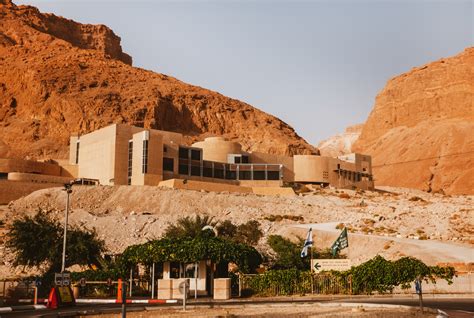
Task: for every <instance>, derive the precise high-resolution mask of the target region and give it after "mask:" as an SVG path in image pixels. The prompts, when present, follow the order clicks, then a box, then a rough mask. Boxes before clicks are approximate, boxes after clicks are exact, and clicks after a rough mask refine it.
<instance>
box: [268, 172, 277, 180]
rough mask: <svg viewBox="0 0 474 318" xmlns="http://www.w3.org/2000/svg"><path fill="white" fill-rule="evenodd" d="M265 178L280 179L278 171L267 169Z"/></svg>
mask: <svg viewBox="0 0 474 318" xmlns="http://www.w3.org/2000/svg"><path fill="white" fill-rule="evenodd" d="M267 180H280V171H267Z"/></svg>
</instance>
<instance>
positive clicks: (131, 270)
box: [129, 267, 133, 297]
mask: <svg viewBox="0 0 474 318" xmlns="http://www.w3.org/2000/svg"><path fill="white" fill-rule="evenodd" d="M132 286H133V267H132V268H130V294H129V295H130V297H132Z"/></svg>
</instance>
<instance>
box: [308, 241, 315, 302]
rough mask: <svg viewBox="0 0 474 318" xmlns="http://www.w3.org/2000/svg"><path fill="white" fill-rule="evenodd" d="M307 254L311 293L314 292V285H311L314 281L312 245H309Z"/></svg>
mask: <svg viewBox="0 0 474 318" xmlns="http://www.w3.org/2000/svg"><path fill="white" fill-rule="evenodd" d="M311 240H312V239H311ZM309 255H310V256H309V257H310V259H309V267H310V269H309V271H310V274H311V294H314V288H313V287H314V286H313V284H314V282H313V281H314V277H313V247H312V246H311V247H310V250H309Z"/></svg>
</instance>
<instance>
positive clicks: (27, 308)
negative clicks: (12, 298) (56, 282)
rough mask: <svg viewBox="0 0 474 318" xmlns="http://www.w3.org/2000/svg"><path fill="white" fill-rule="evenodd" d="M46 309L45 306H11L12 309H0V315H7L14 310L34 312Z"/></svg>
mask: <svg viewBox="0 0 474 318" xmlns="http://www.w3.org/2000/svg"><path fill="white" fill-rule="evenodd" d="M36 309H46V306H45V305H23V306H12V307H0V313H7V312H12V311H16V310H36Z"/></svg>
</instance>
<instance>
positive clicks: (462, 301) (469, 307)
mask: <svg viewBox="0 0 474 318" xmlns="http://www.w3.org/2000/svg"><path fill="white" fill-rule="evenodd" d="M308 302H350V303H375V304H393V305H407V306H418V304H419V303H418V299H414V298H372V297H371V298H357V299H337V300H308V299H306V300H305V299H287V300H285V299H284V298H280V299H278V300H276V299H268V300H266V299H259V300H255V301H253V300H251V299H246V300H245V301H241V300H236V301H231V302H226V303H225V304H229V305H236V304H242V303H245V304H247V305H250V304H274V303H294V304H297V303H308ZM423 303H424V306H426V307H431V308H435V309H440V310H443V311H445V312H446V313H448V314H449V316H450V317H453V318H474V297H473V298H427V299H424V302H423ZM209 304H210V303H209V302H206V301H198V302H197V303H195V304H193V303H190V305H195V306H209ZM225 304H222V303H215V305H219V306H222V305H224V306H225ZM152 306H160V307H164V306H166V307H176V308H180V305H179V306H177V305H176V304H168V305H164V304H160V305H144V304H132V305H127V311H141V310H144V309H145V307H152ZM118 310H120V305H117V304H97V305H94V304H80V305H77V306H75V307H71V308H62V309H57V310H49V309H42V310H27V311H16V312H11V313H4V314H0V317H1V318H13V317H75V316H76V315H77V314H81V313H85V312H86V311H87V312H88V314H92V313H94V312H95V313H107V312H110V313H114V312H118Z"/></svg>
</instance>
